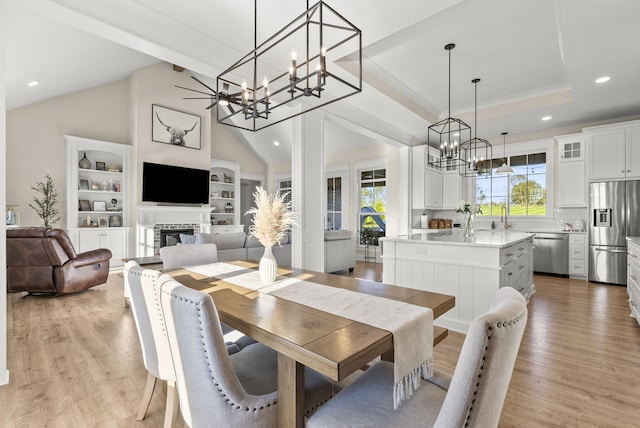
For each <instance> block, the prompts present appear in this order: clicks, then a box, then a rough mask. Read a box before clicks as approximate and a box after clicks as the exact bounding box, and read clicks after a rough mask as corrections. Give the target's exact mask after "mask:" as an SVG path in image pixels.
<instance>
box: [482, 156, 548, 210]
mask: <svg viewBox="0 0 640 428" xmlns="http://www.w3.org/2000/svg"><path fill="white" fill-rule="evenodd" d="M503 162H504V158H500V159H493V169H492V170H491V175H489V176H483V177H477V178H476V201H477V202H478V204H480V206H481V207H482V215H485V216H499V215H501V212H502V209H503V207H506V208H507V210H508V214H509V215H510V216H514V215H515V216H543V215H547V154H546V153H544V152H543V153H533V154H526V155H517V156H511V157H510V158H509V164H510V165H511V168H513V174H511V175H496V173H495V172H496V169H497V168H498V167H499V166H500V165H502V163H503Z"/></svg>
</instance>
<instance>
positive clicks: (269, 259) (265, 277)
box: [258, 247, 278, 284]
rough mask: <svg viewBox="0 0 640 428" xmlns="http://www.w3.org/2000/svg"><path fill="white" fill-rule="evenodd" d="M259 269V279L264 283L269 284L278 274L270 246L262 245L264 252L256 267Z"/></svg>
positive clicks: (276, 262)
mask: <svg viewBox="0 0 640 428" xmlns="http://www.w3.org/2000/svg"><path fill="white" fill-rule="evenodd" d="M258 270H259V271H260V280H261V281H262V282H263V283H265V284H271V283H273V282H275V281H276V277H277V276H278V261H277V260H276V258H275V257H274V256H273V251H272V248H271V247H264V254H263V255H262V258H261V259H260V265H259V267H258Z"/></svg>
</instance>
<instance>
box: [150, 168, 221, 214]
mask: <svg viewBox="0 0 640 428" xmlns="http://www.w3.org/2000/svg"><path fill="white" fill-rule="evenodd" d="M142 200H143V201H145V202H160V203H168V204H183V205H187V204H188V205H202V204H208V203H209V171H208V170H204V169H194V168H184V167H180V166H173V165H161V164H157V163H149V162H144V164H143V166H142Z"/></svg>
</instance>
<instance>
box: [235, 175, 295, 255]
mask: <svg viewBox="0 0 640 428" xmlns="http://www.w3.org/2000/svg"><path fill="white" fill-rule="evenodd" d="M287 194H288V193H283V194H281V195H278V194H271V195H270V194H268V193H267V191H266V190H264V189H263V188H262V187H257V188H256V191H255V193H254V194H253V199H254V201H255V204H256V206H255V207H253V208H251V209H250V210H249V211H247V214H250V215H253V224H252V225H251V226H249V234H250V235H251V236H255V237H256V239H258V241H260V243H261V244H262V245H264V246H265V247H273V246H274V245H276V244H278V245H280V242H281V241H282V240H283V239H284V237H285V235H286V233H287V231H288V230H289V229H291V228H292V227H295V226H298V215H297V214H296V213H295V212H292V211H291V202H285V198H286V196H287Z"/></svg>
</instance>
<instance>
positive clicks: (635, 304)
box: [629, 299, 638, 307]
mask: <svg viewBox="0 0 640 428" xmlns="http://www.w3.org/2000/svg"><path fill="white" fill-rule="evenodd" d="M629 304H630V305H631V306H634V307H635V306H638V305H637V303H636V302H634V301H633V300H631V299H629Z"/></svg>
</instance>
